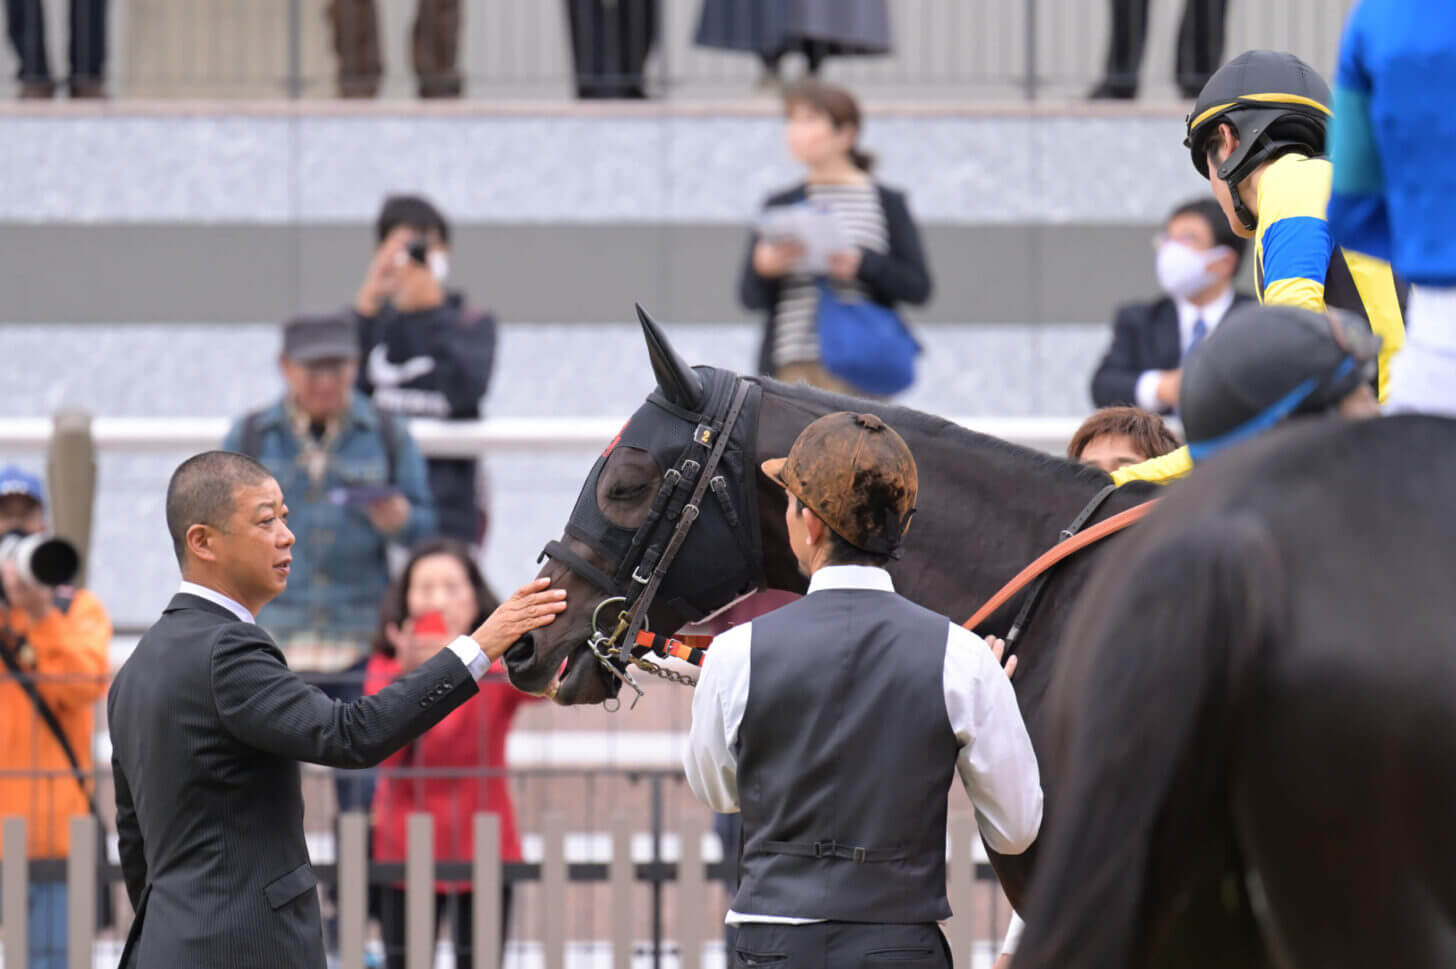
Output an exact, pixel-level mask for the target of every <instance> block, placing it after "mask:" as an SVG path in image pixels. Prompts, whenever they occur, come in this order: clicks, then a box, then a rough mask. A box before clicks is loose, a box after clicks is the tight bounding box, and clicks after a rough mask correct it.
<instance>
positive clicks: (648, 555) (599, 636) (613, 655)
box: [538, 377, 759, 710]
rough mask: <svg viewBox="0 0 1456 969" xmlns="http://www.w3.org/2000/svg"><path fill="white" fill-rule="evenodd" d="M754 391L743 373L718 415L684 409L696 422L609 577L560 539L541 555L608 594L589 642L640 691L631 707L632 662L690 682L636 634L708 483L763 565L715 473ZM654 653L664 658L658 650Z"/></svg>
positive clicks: (746, 550) (750, 556) (747, 554)
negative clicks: (658, 660)
mask: <svg viewBox="0 0 1456 969" xmlns="http://www.w3.org/2000/svg"><path fill="white" fill-rule="evenodd" d="M751 389H752V385H751V384H750V383H749V381H747V380H744V379H743V378H741V377H739V378H735V380H734V386H733V393H732V396H731V398H730V399H729V402H728V406H727V410H726V412H725V413H724V415H723V417H722V418H721V419H718V420H715V417H714V415H711V414H702V413H700V414H692V415H689V414H686V413H682V414H680V416H684V417H688V418H690V419H693V420H696V421H697V424H696V426H695V427H694V428H693V434H692V439H691V440H690V441H689V443H688V445H687V446H686V447H685V448H684V449H683V451H682V453H681V454H680V455H679V456H678V459H677V461H676V463H675V464H674V465H673V466H672V467H671V468H669V469H668V470H667V471H666V472H664V473H663V476H662V484H661V485H659V486H658V489H657V495H656V496H655V497H654V498H653V501H652V505H651V507H650V509H649V510H648V512H647V517H646V519H645V520H644V521H643V522H642V524H641V525H639V526H638V527H637V530H636V532H635V533H634V534H633V536H632V543H631V546H630V548H629V549H628V552H627V554H626V555H625V556H624V557H623V559H622V561H621V562H620V563H618V567H617V572H616V574H615V575H608V574H607V573H606V572H604V571H603V570H601V569H599V568H597V567H596V566H595V565H593V564H592V563H590V562H588V561H587V560H586V559H585V558H583V557H582V556H580V555H578V554H577V553H576V552H574V551H572V550H571V549H570V548H568V547H567V546H566V545H565V544H563V543H562V542H558V541H550V542H547V543H546V547H545V548H544V549H542V551H541V556H540V558H547V557H549V558H551V559H554V560H556V561H558V562H560V563H561V564H563V565H565V566H566V567H567V568H568V569H570V570H571V571H573V572H575V573H576V574H577V575H579V576H581V577H582V578H583V579H586V580H587V581H588V582H590V583H591V584H592V585H594V586H596V587H597V588H598V589H599V590H600V591H602V592H604V593H605V594H606V595H607V598H606V599H603V600H602V601H601V602H599V603H598V604H597V606H596V608H595V609H594V610H593V611H592V620H591V630H592V634H591V638H590V639H589V640H587V645H588V646H590V647H591V651H592V654H593V655H594V656H595V657H596V659H597V662H598V663H599V664H600V665H601V667H602V668H603V669H605V670H606V671H607V672H608V673H610V674H611V675H612V676H613V677H615V678H616V679H617V680H618V681H619V682H620V683H622V684H625V685H626V686H629V687H631V688H632V690H633V692H634V693H635V694H636V695H635V696H634V697H633V699H632V706H634V707H635V706H636V705H637V700H638V699H640V698H641V697H642V696H643V691H642V688H641V687H640V686H638V685H637V681H636V679H635V678H634V677H633V676H632V671H631V666H636V667H638V668H639V669H642V670H645V671H647V672H649V673H651V674H653V675H654V676H659V677H662V678H664V679H667V680H671V681H674V682H686V683H688V684H691V683H692V680H691V679H690V678H688V677H683V676H681V675H680V674H677V673H674V672H672V671H671V670H667V669H664V668H663V667H661V666H658V665H657V664H655V663H652V662H650V661H649V660H647V659H645V658H643V657H642V656H640V655H638V653H637V652H636V650H637V649H638V648H639V647H645V646H646V645H647V643H646V642H639V638H640V639H642V640H650V639H652V638H654V637H639V633H643V632H645V631H646V627H647V612H648V610H649V609H651V608H652V603H653V600H654V599H655V598H656V597H657V591H658V589H660V588H661V586H662V582H663V580H664V579H665V578H666V577H667V573H668V570H669V569H671V568H672V563H673V560H674V559H676V558H677V553H678V551H679V550H680V549H681V548H682V545H683V542H685V541H686V540H687V537H688V532H690V531H691V530H692V527H693V524H694V523H695V522H696V521H697V520H698V515H699V514H700V512H701V508H702V500H703V497H704V496H705V495H706V494H707V492H708V490H709V489H710V488H711V489H712V491H713V494H714V496H715V497H716V498H717V500H718V503H719V505H720V506H721V508H722V509H723V512H724V516H725V517H726V519H727V521H728V524H729V527H730V528H731V530H732V532H733V536H734V538H735V539H736V540H737V542H738V546H739V551H740V554H742V555H743V557H744V560H745V562H746V563H747V565H748V567H749V568H750V569H754V570H757V569H758V568H759V563H758V561H757V554H756V552H755V551H754V542H753V539H752V536H751V535H749V534H748V532H747V529H748V528H750V527H752V526H753V524H754V523H753V522H745V521H744V520H743V519H742V518H741V517H740V516H739V514H738V512H737V509H735V508H734V507H733V501H732V498H731V497H730V495H729V490H728V482H727V480H726V479H725V478H724V477H723V476H722V475H720V474H718V473H717V472H718V468H719V465H720V464H721V463H722V460H723V455H724V453H725V452H726V451H727V449H728V443H729V441H730V440H731V439H732V437H733V429H734V426H735V425H736V424H737V423H738V420H739V418H740V417H741V416H742V414H743V408H744V403H745V402H746V401H747V400H748V396H749V391H750V390H751ZM673 410H675V411H676V410H679V409H677V408H673ZM704 452H706V453H704ZM687 488H691V489H692V491H691V493H690V494H689V496H688V498H687V500H686V501H682V500H680V496H681V494H682V492H683V491H684V490H685V489H687ZM665 529H670V532H669V533H668V538H667V541H666V543H665V544H659V543H657V542H655V541H654V539H656V538H657V537H658V536H659V535H660V533H661V532H663V531H664V530H665ZM538 560H539V559H538ZM618 606H620V611H619V612H618V614H617V617H616V621H615V622H614V623H613V624H612V629H611V631H610V632H607V631H606V630H605V629H604V628H603V626H602V625H601V621H602V619H603V613H608V614H609V612H610V609H611V608H616V607H618ZM654 652H657V653H658V655H663V654H662V653H661V652H658V651H656V650H654ZM603 706H604V707H605V708H606V709H608V710H616V709H618V708H619V707H620V701H618V700H617V698H616V697H608V698H607V701H604V703H603Z"/></svg>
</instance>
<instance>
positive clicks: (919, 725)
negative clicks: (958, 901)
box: [733, 589, 959, 922]
mask: <svg viewBox="0 0 1456 969" xmlns="http://www.w3.org/2000/svg"><path fill="white" fill-rule="evenodd" d="M948 623H949V620H947V619H946V618H945V617H944V616H939V615H936V614H935V613H933V612H930V611H929V610H927V609H922V608H921V607H920V606H917V605H915V604H914V603H912V602H910V601H909V600H907V599H904V598H901V597H900V596H898V595H896V594H894V593H892V592H877V591H865V590H858V589H854V590H850V589H833V590H825V591H822V592H815V593H813V594H812V595H809V596H806V597H805V598H803V599H801V600H799V601H798V602H795V603H793V604H792V605H789V606H785V607H784V608H782V609H779V610H777V611H775V612H773V613H770V614H768V615H766V616H762V617H760V618H758V619H755V620H754V621H753V642H752V646H751V656H750V664H749V692H748V705H747V708H746V709H745V711H744V715H743V723H742V725H741V726H740V727H739V731H738V750H737V753H738V795H739V802H740V804H741V806H742V811H743V854H742V858H741V860H740V872H739V874H740V883H739V887H738V894H737V895H736V896H735V897H734V899H733V910H734V911H735V912H740V913H743V914H751V915H788V916H797V917H801V918H817V919H830V920H834V921H844V922H931V921H935V920H938V919H944V918H948V917H950V903H949V902H948V901H946V897H945V813H946V799H947V795H948V793H949V790H950V783H951V778H952V776H953V775H954V771H955V764H956V755H957V753H958V752H959V745H958V744H957V743H956V739H955V735H954V734H953V733H952V732H951V726H950V720H949V718H948V716H947V714H946V709H945V688H944V675H945V648H946V640H947V638H948V634H949V629H948V628H947V626H948Z"/></svg>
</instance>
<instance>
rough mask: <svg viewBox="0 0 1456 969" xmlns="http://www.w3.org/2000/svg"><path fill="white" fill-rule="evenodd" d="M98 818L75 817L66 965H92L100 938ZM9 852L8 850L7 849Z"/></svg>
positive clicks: (77, 968) (78, 968) (72, 968)
mask: <svg viewBox="0 0 1456 969" xmlns="http://www.w3.org/2000/svg"><path fill="white" fill-rule="evenodd" d="M96 840H97V839H96V819H95V818H94V817H92V816H91V815H90V814H78V815H76V816H75V817H73V818H71V853H70V855H69V856H68V857H67V858H66V906H67V912H66V965H67V966H68V967H69V969H91V965H92V959H93V956H92V953H91V949H92V946H93V944H94V943H95V941H96V851H97V844H96ZM7 854H8V852H7Z"/></svg>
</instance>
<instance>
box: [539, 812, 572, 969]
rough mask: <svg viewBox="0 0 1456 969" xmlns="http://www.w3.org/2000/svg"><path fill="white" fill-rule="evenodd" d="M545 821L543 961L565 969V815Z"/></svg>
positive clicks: (550, 814)
mask: <svg viewBox="0 0 1456 969" xmlns="http://www.w3.org/2000/svg"><path fill="white" fill-rule="evenodd" d="M542 822H543V823H542V826H541V827H542V830H541V840H542V841H543V842H544V844H543V845H542V846H541V961H542V964H543V965H544V966H545V967H546V969H566V915H567V912H566V815H565V814H562V813H561V812H560V811H550V812H548V813H547V814H546V816H545V817H544V818H543V819H542Z"/></svg>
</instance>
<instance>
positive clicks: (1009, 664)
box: [986, 636, 1016, 678]
mask: <svg viewBox="0 0 1456 969" xmlns="http://www.w3.org/2000/svg"><path fill="white" fill-rule="evenodd" d="M986 645H987V646H989V647H991V655H992V656H994V657H996V662H998V663H1000V662H1001V658H1002V657H1003V656H1005V655H1006V640H1004V639H1002V638H1001V637H1000V636H987V637H986ZM1004 666H1005V668H1006V676H1007V677H1008V678H1010V677H1011V676H1012V675H1013V674H1015V673H1016V657H1015V656H1013V657H1011V658H1010V659H1008V660H1006V662H1005V664H1004Z"/></svg>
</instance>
